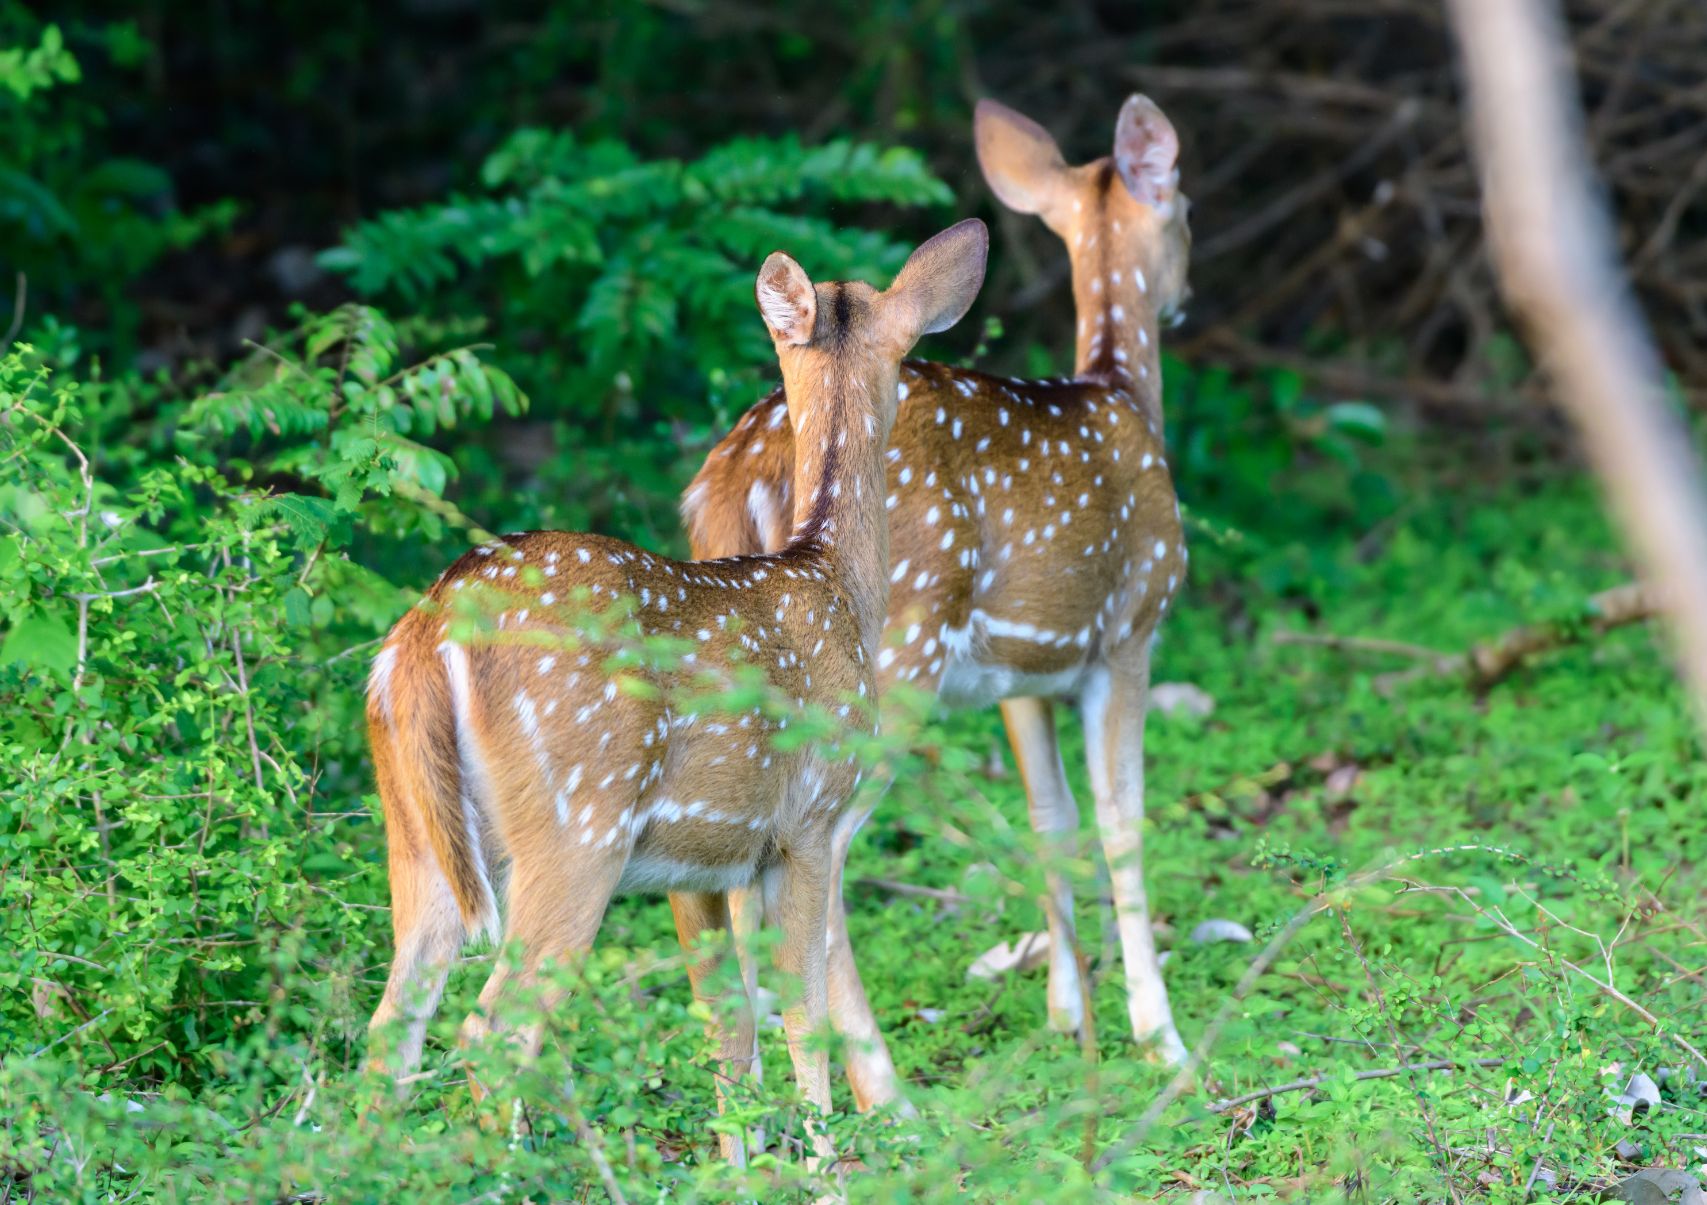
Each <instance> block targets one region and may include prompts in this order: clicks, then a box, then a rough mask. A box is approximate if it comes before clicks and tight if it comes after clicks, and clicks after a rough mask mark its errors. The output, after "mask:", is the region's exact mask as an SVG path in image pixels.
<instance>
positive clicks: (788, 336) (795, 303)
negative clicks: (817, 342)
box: [753, 251, 818, 347]
mask: <svg viewBox="0 0 1707 1205" xmlns="http://www.w3.org/2000/svg"><path fill="white" fill-rule="evenodd" d="M753 291H754V294H755V295H756V296H757V298H758V302H759V313H760V314H762V315H764V319H765V325H766V326H768V327H769V328H770V332H771V338H772V339H775V340H776V341H777V342H778V343H782V344H787V345H789V346H792V347H801V346H804V345H805V344H807V343H810V342H811V341H812V328H813V326H814V325H815V324H816V322H817V319H818V297H817V293H816V291H815V290H814V289H813V287H812V280H811V278H810V277H808V276H807V275H806V271H805V269H804V268H802V267H801V266H800V265H799V264H797V263H795V262H794V260H792V259H791V258H789V257H788V256H787V255H784V254H783V253H782V252H781V251H773V252H771V254H770V257H769V258H768V259H766V260H765V264H764V267H762V268H760V269H759V279H758V282H757V283H756V284H755V285H754V289H753Z"/></svg>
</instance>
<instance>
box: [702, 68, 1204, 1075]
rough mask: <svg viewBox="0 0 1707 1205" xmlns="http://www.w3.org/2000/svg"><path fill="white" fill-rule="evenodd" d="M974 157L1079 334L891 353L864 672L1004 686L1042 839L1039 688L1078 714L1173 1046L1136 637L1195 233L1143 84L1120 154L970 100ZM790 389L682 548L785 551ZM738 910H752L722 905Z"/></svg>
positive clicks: (994, 690) (1159, 537)
mask: <svg viewBox="0 0 1707 1205" xmlns="http://www.w3.org/2000/svg"><path fill="white" fill-rule="evenodd" d="M975 132H976V140H977V147H978V157H979V162H980V163H981V165H982V167H983V170H984V175H985V177H986V179H987V180H988V181H989V183H990V185H991V187H992V188H993V189H994V191H995V193H996V195H997V197H999V198H1000V199H1001V200H1002V202H1003V203H1004V204H1006V205H1008V206H1009V207H1010V208H1012V209H1016V210H1018V211H1020V212H1022V213H1030V214H1036V215H1037V216H1038V217H1040V218H1041V219H1042V220H1043V221H1044V223H1045V224H1047V225H1048V227H1049V228H1050V229H1051V230H1052V231H1054V232H1055V233H1056V234H1057V235H1059V236H1060V237H1061V239H1062V241H1063V242H1065V244H1066V246H1067V253H1068V256H1069V258H1070V260H1071V264H1072V276H1073V295H1074V302H1075V308H1076V311H1077V313H1076V317H1077V351H1076V354H1075V357H1074V372H1073V377H1072V378H1071V379H1070V380H1043V381H1037V380H1012V379H1006V378H1002V377H995V376H990V375H987V374H985V373H981V372H975V371H971V370H967V369H957V368H950V367H947V366H944V365H939V364H931V363H925V362H919V361H908V362H907V363H906V364H904V365H903V366H902V369H901V382H900V383H901V405H900V410H899V417H898V418H897V420H896V426H895V432H894V436H893V446H892V447H891V448H890V449H889V452H888V495H887V505H888V507H889V519H890V530H891V533H892V534H891V540H890V565H889V570H888V579H889V583H890V585H889V590H890V594H889V610H888V616H887V620H886V627H885V630H884V635H883V641H882V649H881V651H880V652H879V654H878V660H877V666H878V681H879V685H880V690H887V689H888V688H890V687H892V686H893V685H894V684H896V683H911V684H913V685H915V686H917V687H920V688H922V689H924V690H925V691H927V692H930V693H932V694H934V695H935V696H937V697H938V698H939V699H940V700H941V701H942V702H943V703H944V704H946V705H948V706H951V707H971V706H984V705H988V704H990V703H993V702H999V703H1000V704H1001V707H1002V713H1003V717H1004V720H1005V722H1006V725H1007V729H1008V734H1009V738H1010V740H1011V742H1012V744H1013V748H1014V752H1015V755H1016V758H1017V760H1018V762H1019V766H1020V770H1021V773H1022V775H1023V777H1024V779H1025V784H1026V789H1027V793H1028V796H1029V799H1030V809H1031V820H1032V824H1033V827H1034V828H1035V829H1036V831H1037V832H1038V833H1039V834H1041V835H1043V836H1044V837H1045V838H1046V839H1048V840H1050V841H1053V842H1059V843H1063V844H1064V843H1066V842H1068V841H1069V840H1070V836H1071V834H1073V833H1074V832H1075V831H1076V830H1077V828H1078V808H1077V805H1076V803H1075V801H1074V799H1073V795H1072V792H1071V790H1070V789H1069V787H1068V784H1067V780H1066V773H1065V770H1064V768H1063V765H1062V760H1061V754H1060V750H1059V748H1058V746H1057V738H1056V729H1055V719H1054V712H1053V707H1054V701H1055V700H1058V699H1063V698H1066V699H1076V700H1077V701H1078V702H1079V705H1080V708H1081V711H1082V714H1083V717H1084V728H1085V738H1086V746H1087V755H1088V760H1089V776H1090V780H1091V787H1092V790H1093V792H1094V794H1095V796H1096V818H1097V826H1098V829H1099V831H1100V834H1101V840H1102V845H1103V849H1104V851H1105V853H1106V856H1107V860H1108V863H1109V867H1110V871H1111V875H1112V879H1113V893H1114V903H1115V909H1116V913H1117V920H1118V925H1119V931H1120V939H1121V945H1122V951H1123V954H1124V958H1125V964H1126V990H1127V999H1128V1012H1129V1015H1130V1021H1131V1027H1132V1033H1133V1036H1134V1037H1135V1038H1137V1039H1138V1040H1139V1041H1140V1042H1142V1043H1145V1044H1146V1045H1148V1046H1149V1047H1150V1048H1151V1049H1152V1050H1154V1051H1155V1052H1156V1053H1157V1054H1158V1055H1159V1056H1161V1057H1162V1058H1164V1059H1166V1060H1169V1061H1178V1060H1180V1059H1182V1058H1183V1057H1184V1053H1185V1048H1184V1046H1183V1044H1182V1043H1181V1041H1180V1037H1179V1034H1178V1032H1177V1030H1176V1028H1175V1025H1174V1020H1173V1016H1172V1013H1171V1011H1170V1009H1169V1005H1168V996H1167V989H1166V987H1165V986H1164V984H1163V981H1162V976H1161V971H1160V968H1159V966H1158V959H1157V954H1156V949H1155V943H1154V940H1153V937H1152V934H1151V928H1150V919H1149V907H1148V903H1147V899H1146V895H1145V887H1144V873H1143V867H1142V864H1141V860H1140V852H1141V843H1142V826H1143V818H1144V720H1145V711H1146V699H1147V693H1148V685H1149V676H1150V646H1151V643H1152V641H1153V640H1154V637H1155V634H1156V630H1157V627H1158V625H1159V624H1160V623H1161V621H1162V618H1163V616H1164V615H1165V614H1166V613H1167V610H1168V607H1169V606H1170V605H1171V603H1172V602H1173V599H1174V597H1175V595H1176V593H1177V592H1178V590H1179V587H1180V583H1181V582H1182V580H1183V579H1184V576H1185V570H1186V551H1185V544H1184V541H1183V539H1182V535H1181V526H1180V514H1179V505H1178V502H1177V500H1176V498H1175V495H1174V488H1173V482H1172V480H1171V478H1170V476H1169V473H1168V465H1167V460H1166V457H1165V455H1164V446H1163V440H1162V406H1161V397H1162V395H1161V371H1160V365H1159V361H1158V354H1157V335H1158V327H1159V321H1158V320H1159V317H1160V316H1161V315H1162V314H1163V312H1164V311H1165V310H1167V309H1169V308H1170V307H1171V306H1173V305H1174V304H1176V303H1177V302H1178V301H1179V300H1180V299H1181V298H1182V296H1183V294H1184V291H1185V270H1186V261H1187V258H1188V252H1189V246H1190V236H1189V232H1188V229H1187V226H1186V222H1185V211H1186V202H1185V198H1183V197H1182V196H1179V195H1178V193H1177V182H1178V172H1177V169H1176V166H1175V163H1176V160H1177V157H1178V151H1179V143H1178V137H1177V135H1176V133H1175V131H1174V128H1173V126H1172V124H1171V123H1170V122H1169V121H1168V119H1167V117H1166V116H1164V115H1163V113H1162V112H1161V110H1160V109H1159V108H1157V106H1156V105H1155V104H1154V103H1153V102H1151V101H1150V100H1149V99H1148V98H1146V97H1143V96H1133V97H1131V98H1130V99H1128V100H1127V102H1126V104H1125V105H1124V107H1123V108H1122V109H1121V111H1120V115H1119V119H1118V121H1117V123H1116V127H1115V137H1114V147H1113V153H1112V154H1111V155H1109V156H1106V157H1104V158H1101V159H1097V160H1095V161H1094V162H1091V163H1088V164H1085V165H1083V166H1079V167H1071V166H1069V165H1068V164H1067V163H1066V161H1065V160H1064V159H1063V157H1062V155H1061V152H1060V150H1059V148H1058V147H1057V146H1056V144H1055V141H1054V140H1053V139H1052V138H1051V137H1050V136H1049V134H1048V133H1047V132H1046V131H1045V130H1044V129H1043V128H1042V127H1040V126H1038V125H1037V124H1036V123H1034V122H1032V121H1030V120H1028V119H1027V118H1025V117H1023V116H1021V115H1020V114H1018V113H1016V112H1014V111H1013V110H1011V109H1008V108H1006V107H1005V106H1003V105H1000V104H997V103H995V102H994V101H983V102H981V103H980V104H979V106H978V110H977V116H976V131H975ZM788 387H789V386H788V382H786V381H785V382H784V389H783V391H781V392H778V393H776V394H773V395H772V396H771V397H769V398H766V399H764V400H762V401H760V402H759V403H758V404H757V405H755V406H754V407H753V408H752V409H750V410H749V411H748V412H747V414H746V415H745V417H743V418H742V419H741V421H740V422H739V423H738V424H737V425H736V427H735V429H734V430H733V431H732V432H731V433H730V434H729V435H728V436H727V437H726V438H725V439H724V440H723V442H722V443H720V444H719V445H718V446H717V447H716V448H715V449H714V450H713V451H712V453H711V455H710V456H709V457H708V458H707V460H706V462H705V465H704V467H703V468H702V469H701V470H700V472H699V474H698V476H697V477H696V478H695V479H694V481H693V484H692V485H691V486H690V488H689V489H688V491H687V492H686V495H685V497H684V500H683V507H682V509H683V513H684V515H685V517H686V520H687V523H688V528H689V533H690V536H691V539H692V544H693V548H694V552H695V555H698V556H721V555H728V554H732V553H736V552H743V551H751V550H753V549H758V548H776V547H781V546H782V545H783V543H784V542H785V541H786V539H787V538H788V526H787V522H786V519H785V516H786V515H787V514H788V513H789V512H790V510H791V509H792V507H793V506H794V505H795V503H794V495H793V492H792V491H793V488H794V487H793V486H792V484H791V481H792V478H793V475H794V469H793V464H794V461H795V458H796V456H797V455H798V452H799V448H800V446H801V445H800V434H799V432H798V431H796V430H795V429H794V426H793V422H792V418H793V403H792V400H791V399H790V398H789V397H788V396H787V392H786V391H787V388H788ZM852 832H853V826H851V825H844V826H843V828H842V829H841V830H840V831H839V834H838V836H839V838H840V841H839V844H838V846H837V848H836V851H835V859H834V866H835V871H836V881H835V886H834V888H833V891H832V897H831V900H830V923H831V926H832V932H831V945H830V1007H831V1011H832V1016H833V1019H834V1021H835V1024H836V1027H837V1029H838V1030H839V1031H840V1032H841V1033H842V1034H843V1035H844V1036H845V1037H846V1038H847V1039H848V1047H849V1048H848V1052H847V1066H848V1074H849V1079H850V1081H851V1083H852V1087H853V1091H854V1096H855V1099H856V1101H857V1102H858V1103H859V1105H860V1106H861V1107H862V1108H863V1107H869V1106H871V1105H874V1104H880V1103H886V1102H889V1101H891V1100H894V1099H895V1098H896V1097H897V1095H898V1087H899V1086H898V1083H897V1081H896V1077H895V1071H894V1066H893V1064H892V1062H891V1060H890V1057H889V1054H888V1051H887V1049H886V1048H885V1047H884V1043H883V1039H882V1036H881V1034H880V1032H879V1030H878V1028H877V1025H876V1022H875V1020H874V1018H873V1016H872V1013H871V1008H870V1005H869V1003H868V1002H867V999H866V996H865V992H864V990H863V988H862V986H861V984H860V981H859V975H858V971H857V969H856V968H855V965H854V961H853V955H852V951H851V950H850V949H849V948H848V943H847V928H846V919H845V916H844V914H843V909H842V901H841V893H840V872H841V867H842V863H843V861H844V859H845V857H846V854H847V839H848V838H850V837H851V835H852ZM1049 886H1050V895H1051V900H1050V908H1049V926H1050V930H1051V936H1052V939H1053V940H1052V945H1051V963H1050V975H1049V1016H1050V1021H1051V1023H1052V1024H1053V1025H1054V1026H1055V1027H1057V1028H1059V1029H1064V1030H1071V1029H1076V1028H1078V1027H1079V1026H1080V1024H1081V1023H1082V1021H1083V1017H1084V1009H1085V1008H1086V1007H1087V1002H1086V1000H1085V998H1084V992H1083V988H1082V985H1081V983H1080V977H1079V973H1078V968H1077V966H1076V965H1075V962H1074V958H1073V953H1072V951H1073V949H1074V944H1075V942H1074V930H1073V895H1072V891H1071V888H1070V886H1069V885H1068V884H1067V883H1066V882H1065V881H1064V880H1063V879H1062V878H1061V877H1060V876H1059V875H1054V876H1052V877H1051V880H1050V884H1049ZM736 906H737V911H738V912H739V911H741V910H742V909H743V908H744V907H745V903H744V901H741V900H737V901H736Z"/></svg>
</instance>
